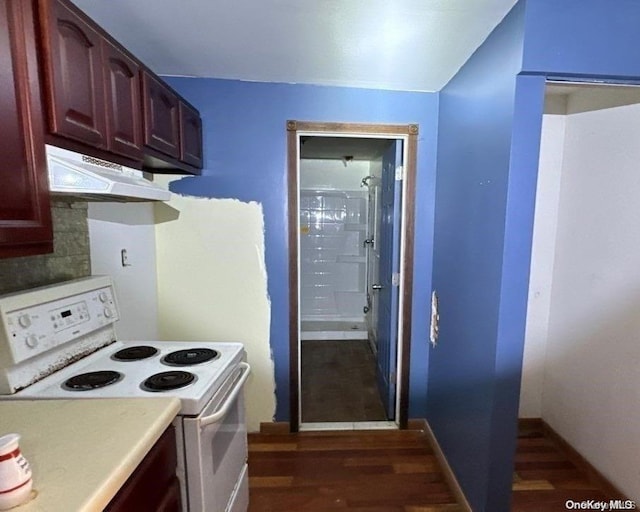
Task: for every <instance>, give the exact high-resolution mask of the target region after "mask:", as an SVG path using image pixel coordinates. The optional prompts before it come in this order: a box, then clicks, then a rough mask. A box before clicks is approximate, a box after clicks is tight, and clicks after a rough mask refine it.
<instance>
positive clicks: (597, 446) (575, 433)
mask: <svg viewBox="0 0 640 512" xmlns="http://www.w3.org/2000/svg"><path fill="white" fill-rule="evenodd" d="M569 111H571V109H569ZM638 140H640V105H631V106H625V107H616V108H610V109H605V110H596V111H591V112H583V113H576V114H572V115H569V116H567V117H566V127H565V140H564V153H563V165H562V177H561V188H560V202H559V210H558V223H557V237H556V250H555V260H554V267H553V276H552V287H551V296H550V310H549V322H548V340H547V344H546V364H545V370H544V374H543V375H544V377H543V382H542V394H541V396H539V398H538V399H537V400H540V399H541V409H542V412H541V416H542V418H543V419H544V420H545V421H546V422H547V423H548V424H549V425H550V426H551V427H552V428H553V429H554V430H556V431H557V432H558V433H559V434H560V435H561V436H562V437H564V438H565V439H566V440H567V441H568V442H569V443H570V444H571V445H572V446H573V447H574V448H575V449H576V450H578V451H579V452H580V453H581V454H582V455H583V456H584V457H585V458H586V459H587V460H588V461H589V462H591V463H592V464H593V465H594V466H595V467H596V468H597V469H598V470H600V471H601V472H602V473H603V474H604V475H605V476H606V477H607V478H609V479H610V480H611V481H612V482H613V483H614V484H615V485H616V486H618V487H619V488H620V489H621V490H622V492H623V493H625V494H627V495H628V496H629V497H630V498H631V499H635V500H640V465H639V464H638V457H639V455H640V265H639V262H640V144H638ZM533 270H535V271H536V272H542V267H540V268H536V267H533ZM533 283H534V281H532V284H533ZM544 286H547V285H546V284H545V285H544ZM534 295H535V292H534ZM534 298H535V297H534ZM534 302H535V301H531V302H530V316H531V314H532V313H535V312H536V305H535V304H534ZM531 306H533V308H531ZM538 314H539V318H537V319H535V318H531V319H530V322H528V323H529V324H530V325H533V324H534V323H536V322H537V323H539V325H540V329H539V332H543V331H544V323H545V322H544V312H543V311H539V312H538ZM528 332H529V331H528ZM534 350H535V349H534ZM529 352H530V350H529V348H527V353H529ZM527 362H528V361H527V357H525V363H527ZM529 370H530V369H529V368H527V369H526V370H525V374H526V372H527V371H529ZM537 382H538V383H539V375H538V380H537ZM537 385H538V387H539V384H537ZM529 391H531V390H530V389H529V390H528V389H527V386H525V387H523V397H524V396H526V395H527V393H528V392H529ZM532 393H534V391H532ZM535 393H537V391H535ZM526 401H527V403H528V404H531V403H534V402H536V400H530V399H527V400H526ZM526 407H527V408H528V407H529V405H527V406H526ZM535 407H536V405H534V406H532V409H531V410H532V411H535Z"/></svg>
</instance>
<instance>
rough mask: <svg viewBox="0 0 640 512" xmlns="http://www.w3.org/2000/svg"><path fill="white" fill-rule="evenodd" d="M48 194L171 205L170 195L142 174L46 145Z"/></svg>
mask: <svg viewBox="0 0 640 512" xmlns="http://www.w3.org/2000/svg"><path fill="white" fill-rule="evenodd" d="M46 151H47V167H48V170H49V191H50V192H51V193H52V194H54V195H57V196H64V197H70V198H76V197H77V198H79V199H84V200H89V201H121V202H124V201H168V200H169V199H170V198H171V192H169V191H168V190H165V189H163V188H162V187H159V186H158V185H155V184H154V183H153V182H151V181H149V180H148V179H146V178H145V177H144V175H143V173H142V171H138V170H136V169H131V168H129V167H125V166H124V165H120V164H116V163H113V162H107V161H106V160H101V159H99V158H94V157H92V156H87V155H82V154H80V153H75V152H73V151H68V150H66V149H62V148H58V147H56V146H51V145H49V144H47V145H46Z"/></svg>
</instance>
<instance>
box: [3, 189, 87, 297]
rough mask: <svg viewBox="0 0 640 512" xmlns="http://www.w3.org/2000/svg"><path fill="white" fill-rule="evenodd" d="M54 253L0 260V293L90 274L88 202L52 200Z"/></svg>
mask: <svg viewBox="0 0 640 512" xmlns="http://www.w3.org/2000/svg"><path fill="white" fill-rule="evenodd" d="M51 215H52V218H53V237H54V243H53V248H54V252H52V253H50V254H43V255H39V256H26V257H23V258H9V259H0V295H1V294H4V293H10V292H15V291H18V290H25V289H27V288H34V287H36V286H42V285H46V284H51V283H57V282H60V281H67V280H69V279H75V278H77V277H85V276H89V275H91V260H90V252H89V230H88V227H87V203H84V202H78V203H75V202H74V203H66V202H62V201H60V202H54V203H53V204H52V205H51Z"/></svg>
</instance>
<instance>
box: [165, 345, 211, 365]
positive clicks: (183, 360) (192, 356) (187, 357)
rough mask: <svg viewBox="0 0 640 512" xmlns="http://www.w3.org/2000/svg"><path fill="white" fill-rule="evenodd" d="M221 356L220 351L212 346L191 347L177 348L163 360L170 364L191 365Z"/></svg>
mask: <svg viewBox="0 0 640 512" xmlns="http://www.w3.org/2000/svg"><path fill="white" fill-rule="evenodd" d="M218 357H220V352H218V351H217V350H212V349H210V348H189V349H187V350H176V351H175V352H171V353H170V354H167V355H166V356H164V357H163V358H162V362H163V363H164V364H167V365H169V366H190V365H194V364H201V363H206V362H207V361H213V360H214V359H217V358H218Z"/></svg>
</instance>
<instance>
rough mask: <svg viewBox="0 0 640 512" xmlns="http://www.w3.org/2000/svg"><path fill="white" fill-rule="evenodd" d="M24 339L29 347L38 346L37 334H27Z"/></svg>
mask: <svg viewBox="0 0 640 512" xmlns="http://www.w3.org/2000/svg"><path fill="white" fill-rule="evenodd" d="M24 341H25V343H26V344H27V347H29V348H36V347H37V346H38V337H37V336H36V335H35V334H31V335H29V336H27V338H26V339H25V340H24Z"/></svg>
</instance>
